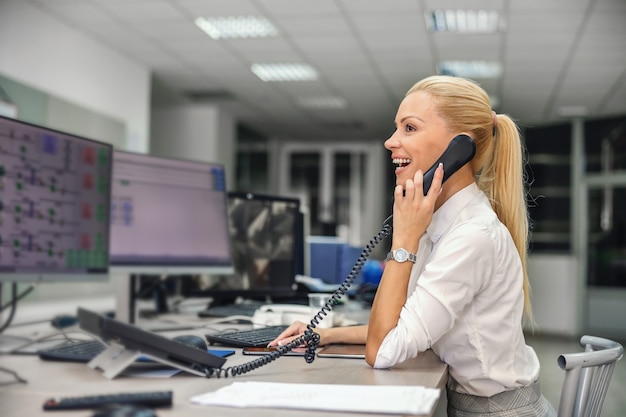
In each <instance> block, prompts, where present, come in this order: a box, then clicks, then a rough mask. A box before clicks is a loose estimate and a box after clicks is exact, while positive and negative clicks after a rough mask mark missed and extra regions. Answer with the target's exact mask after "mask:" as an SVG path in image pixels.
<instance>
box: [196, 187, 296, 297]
mask: <svg viewBox="0 0 626 417" xmlns="http://www.w3.org/2000/svg"><path fill="white" fill-rule="evenodd" d="M228 217H229V224H230V236H231V241H232V246H233V263H234V269H235V272H234V274H222V275H219V276H217V277H213V281H212V283H211V285H210V286H209V287H208V288H206V289H205V290H204V291H200V292H199V293H198V292H197V293H196V294H197V295H203V296H206V295H209V296H211V297H212V298H213V300H214V302H213V304H229V303H232V302H234V301H235V299H236V298H237V297H241V298H244V299H251V300H259V301H266V300H268V299H269V300H271V301H273V302H276V301H282V300H295V299H296V298H297V297H298V295H299V294H298V292H297V284H296V281H295V277H296V274H302V273H303V272H304V227H303V216H302V213H301V212H300V200H299V199H297V198H289V197H283V196H275V195H265V194H256V193H249V192H229V193H228Z"/></svg>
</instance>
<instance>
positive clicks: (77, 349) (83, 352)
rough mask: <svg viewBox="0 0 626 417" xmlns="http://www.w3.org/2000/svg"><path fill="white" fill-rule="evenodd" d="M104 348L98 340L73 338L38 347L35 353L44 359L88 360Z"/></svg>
mask: <svg viewBox="0 0 626 417" xmlns="http://www.w3.org/2000/svg"><path fill="white" fill-rule="evenodd" d="M104 349H106V345H105V344H103V343H102V342H100V341H99V340H73V341H67V342H63V343H60V344H58V345H55V346H52V347H49V348H45V349H40V350H38V351H37V354H38V355H39V358H40V359H44V360H52V361H68V362H89V361H90V360H92V359H93V358H95V357H96V356H97V355H98V354H99V353H100V352H102V351H104Z"/></svg>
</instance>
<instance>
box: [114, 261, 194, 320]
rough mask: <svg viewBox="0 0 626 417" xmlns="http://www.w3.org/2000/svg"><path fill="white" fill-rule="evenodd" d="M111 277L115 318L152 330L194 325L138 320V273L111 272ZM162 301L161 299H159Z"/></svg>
mask: <svg viewBox="0 0 626 417" xmlns="http://www.w3.org/2000/svg"><path fill="white" fill-rule="evenodd" d="M111 279H112V281H113V283H114V288H115V319H116V320H118V321H121V322H123V323H128V324H132V325H135V326H137V327H140V328H142V329H144V330H150V331H154V332H158V331H169V330H187V329H193V328H194V327H196V326H195V325H193V324H188V325H186V324H184V323H173V322H165V321H159V320H158V319H150V320H139V309H138V308H137V296H136V295H137V290H138V287H139V275H136V274H131V273H125V272H112V273H111ZM161 301H162V300H161Z"/></svg>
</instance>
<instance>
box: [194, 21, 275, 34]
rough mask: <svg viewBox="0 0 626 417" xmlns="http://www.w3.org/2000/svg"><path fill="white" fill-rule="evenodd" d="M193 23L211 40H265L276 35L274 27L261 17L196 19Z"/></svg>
mask: <svg viewBox="0 0 626 417" xmlns="http://www.w3.org/2000/svg"><path fill="white" fill-rule="evenodd" d="M195 23H196V26H198V27H199V28H200V29H202V30H203V31H204V32H205V33H206V34H207V35H209V36H210V37H211V38H213V39H246V38H267V37H270V36H276V35H278V30H277V29H276V27H274V25H273V24H272V23H271V22H270V21H269V20H267V19H265V18H263V17H256V16H227V17H198V18H197V19H196V20H195Z"/></svg>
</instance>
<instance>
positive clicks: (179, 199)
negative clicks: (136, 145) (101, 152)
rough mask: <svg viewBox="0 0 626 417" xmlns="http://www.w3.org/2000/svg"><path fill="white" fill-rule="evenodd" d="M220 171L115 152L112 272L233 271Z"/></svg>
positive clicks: (199, 164)
mask: <svg viewBox="0 0 626 417" xmlns="http://www.w3.org/2000/svg"><path fill="white" fill-rule="evenodd" d="M224 175H225V173H224V167H223V166H222V165H220V164H214V163H208V162H198V161H189V160H181V159H170V158H163V157H157V156H152V155H145V154H137V153H131V152H122V151H115V153H114V158H113V182H112V202H111V245H110V263H111V269H112V271H115V272H118V271H124V272H128V273H133V274H162V275H168V274H185V273H189V274H219V273H231V272H232V271H233V263H232V262H233V261H232V256H231V242H230V235H229V231H228V216H227V212H226V204H227V201H226V185H225V177H224Z"/></svg>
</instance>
